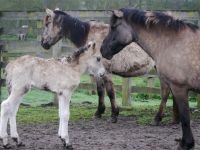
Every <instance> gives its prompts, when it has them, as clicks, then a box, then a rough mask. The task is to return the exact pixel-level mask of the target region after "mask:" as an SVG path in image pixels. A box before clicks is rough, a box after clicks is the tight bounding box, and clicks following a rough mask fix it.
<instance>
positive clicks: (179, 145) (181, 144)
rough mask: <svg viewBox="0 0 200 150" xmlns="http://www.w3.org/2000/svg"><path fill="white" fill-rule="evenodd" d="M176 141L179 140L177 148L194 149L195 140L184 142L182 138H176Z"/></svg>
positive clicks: (182, 149)
mask: <svg viewBox="0 0 200 150" xmlns="http://www.w3.org/2000/svg"><path fill="white" fill-rule="evenodd" d="M175 141H176V142H178V146H177V150H193V149H194V141H193V142H192V143H191V144H189V145H186V144H183V143H182V140H181V138H177V139H175Z"/></svg>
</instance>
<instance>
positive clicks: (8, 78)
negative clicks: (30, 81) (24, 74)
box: [5, 62, 13, 95]
mask: <svg viewBox="0 0 200 150" xmlns="http://www.w3.org/2000/svg"><path fill="white" fill-rule="evenodd" d="M12 68H13V62H10V63H8V64H7V66H6V68H5V77H6V85H7V88H8V93H9V95H10V93H11V89H12V82H11V81H12Z"/></svg>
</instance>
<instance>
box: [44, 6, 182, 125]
mask: <svg viewBox="0 0 200 150" xmlns="http://www.w3.org/2000/svg"><path fill="white" fill-rule="evenodd" d="M46 12H47V16H46V17H45V19H44V24H45V27H44V28H45V30H44V33H43V37H42V41H41V44H42V46H43V47H44V48H45V49H49V48H50V47H51V46H52V45H54V44H55V43H56V42H57V41H58V40H60V39H61V38H63V37H66V38H69V39H70V40H71V41H72V42H73V43H74V45H75V46H76V47H80V46H82V45H85V43H86V42H87V41H88V40H95V41H96V43H97V50H99V51H100V46H101V44H102V41H103V39H104V38H105V36H106V35H107V34H108V31H109V25H108V24H104V23H99V22H95V21H90V22H83V21H80V20H78V19H77V18H74V17H71V16H70V15H68V14H66V13H64V12H62V11H57V10H55V11H52V10H49V9H47V10H46ZM103 64H104V66H105V68H106V70H107V72H108V73H109V74H107V75H106V76H105V77H104V78H103V81H100V80H98V81H97V91H98V96H99V106H98V110H97V111H96V113H95V116H97V117H101V114H102V113H103V112H104V110H105V105H104V92H105V91H104V89H105V88H106V91H107V94H108V96H109V98H110V102H111V107H112V114H111V117H112V122H116V121H117V116H118V113H119V110H118V108H117V105H116V102H115V94H114V88H113V82H112V80H111V74H110V73H114V74H117V75H120V76H123V77H134V76H139V75H144V74H146V73H148V72H149V70H151V69H152V67H153V66H154V62H153V61H152V59H151V58H150V57H149V56H148V55H147V54H146V53H145V52H144V51H143V50H141V48H140V47H139V46H138V45H137V44H136V43H131V44H130V45H128V46H127V47H126V48H124V50H123V51H122V52H120V53H119V54H117V55H115V57H113V59H112V60H110V61H107V60H105V59H104V60H103ZM161 86H162V93H161V95H162V102H161V104H160V108H159V111H158V113H157V115H156V116H155V119H154V120H155V124H159V122H160V121H161V119H162V113H163V109H164V108H165V105H166V101H167V98H168V95H169V92H170V91H169V88H168V87H167V86H165V85H162V82H161ZM174 110H176V107H174ZM174 114H175V117H174V120H178V119H177V112H176V113H174Z"/></svg>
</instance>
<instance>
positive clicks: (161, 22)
mask: <svg viewBox="0 0 200 150" xmlns="http://www.w3.org/2000/svg"><path fill="white" fill-rule="evenodd" d="M121 11H122V12H123V13H124V17H125V19H126V20H127V21H129V22H130V23H131V22H134V23H135V24H138V25H141V26H143V27H146V28H150V27H152V26H162V27H165V28H167V29H171V30H174V31H180V30H182V29H184V28H186V27H188V28H190V29H191V30H192V31H196V30H197V29H199V26H197V25H195V24H192V23H188V22H184V21H183V20H179V19H174V18H173V17H172V16H170V15H167V14H165V13H161V12H147V11H142V10H138V9H128V8H122V9H121Z"/></svg>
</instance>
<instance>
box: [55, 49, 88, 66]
mask: <svg viewBox="0 0 200 150" xmlns="http://www.w3.org/2000/svg"><path fill="white" fill-rule="evenodd" d="M88 48H89V46H88V45H86V46H84V47H81V48H79V49H78V50H76V51H75V52H73V54H72V55H70V56H65V57H62V58H56V60H58V61H61V62H62V61H64V62H65V61H67V62H68V63H69V64H72V63H74V62H76V63H77V62H78V60H79V58H80V55H81V54H83V53H84V52H85V51H86V50H87V49H88Z"/></svg>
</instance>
